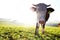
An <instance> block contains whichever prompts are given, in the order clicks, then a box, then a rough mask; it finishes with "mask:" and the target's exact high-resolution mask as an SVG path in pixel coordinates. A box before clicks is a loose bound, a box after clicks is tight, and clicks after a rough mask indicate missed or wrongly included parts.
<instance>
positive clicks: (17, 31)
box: [0, 24, 60, 40]
mask: <svg viewBox="0 0 60 40" xmlns="http://www.w3.org/2000/svg"><path fill="white" fill-rule="evenodd" d="M0 40H60V27H48V26H46V28H45V33H44V34H42V33H41V27H40V28H39V37H38V36H36V35H35V26H32V27H23V26H17V25H16V26H15V25H7V24H0Z"/></svg>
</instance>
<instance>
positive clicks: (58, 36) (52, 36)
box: [44, 32, 60, 40]
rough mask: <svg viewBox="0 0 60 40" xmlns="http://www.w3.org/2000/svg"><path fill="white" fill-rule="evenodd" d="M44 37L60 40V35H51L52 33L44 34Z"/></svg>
mask: <svg viewBox="0 0 60 40" xmlns="http://www.w3.org/2000/svg"><path fill="white" fill-rule="evenodd" d="M44 35H45V36H46V37H49V38H50V39H52V40H56V38H57V39H59V38H60V35H58V34H53V33H49V32H45V34H44Z"/></svg>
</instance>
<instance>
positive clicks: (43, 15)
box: [31, 5, 54, 24]
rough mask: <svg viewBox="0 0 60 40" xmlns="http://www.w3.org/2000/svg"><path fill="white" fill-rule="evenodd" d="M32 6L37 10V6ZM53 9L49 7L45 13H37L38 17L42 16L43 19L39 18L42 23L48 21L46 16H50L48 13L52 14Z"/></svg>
mask: <svg viewBox="0 0 60 40" xmlns="http://www.w3.org/2000/svg"><path fill="white" fill-rule="evenodd" d="M31 8H32V10H33V11H34V12H36V11H37V8H36V7H35V5H34V6H33V7H31ZM53 11H54V9H53V8H47V12H46V13H45V14H40V13H37V18H38V19H39V18H41V20H39V23H41V24H43V23H45V22H46V19H45V18H47V17H48V16H49V15H48V14H50V13H51V12H53Z"/></svg>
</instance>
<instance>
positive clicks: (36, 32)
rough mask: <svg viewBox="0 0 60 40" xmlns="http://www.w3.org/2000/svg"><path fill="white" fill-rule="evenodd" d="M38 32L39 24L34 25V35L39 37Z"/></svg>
mask: <svg viewBox="0 0 60 40" xmlns="http://www.w3.org/2000/svg"><path fill="white" fill-rule="evenodd" d="M38 31H39V23H36V29H35V35H39V34H38Z"/></svg>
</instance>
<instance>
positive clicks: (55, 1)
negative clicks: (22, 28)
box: [0, 0, 60, 25]
mask: <svg viewBox="0 0 60 40" xmlns="http://www.w3.org/2000/svg"><path fill="white" fill-rule="evenodd" d="M38 3H45V4H51V6H50V7H52V8H54V9H55V11H54V12H53V13H51V14H50V18H49V20H48V21H47V22H60V12H59V11H60V0H0V18H4V19H9V20H11V21H15V22H19V23H24V24H29V25H32V24H35V23H36V13H35V12H33V11H32V10H31V9H30V7H31V6H32V4H38Z"/></svg>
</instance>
